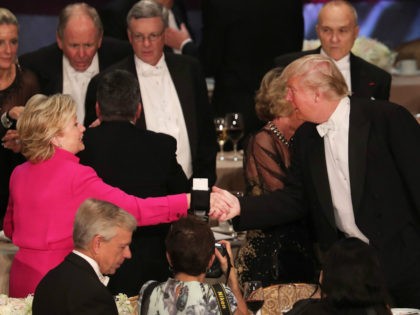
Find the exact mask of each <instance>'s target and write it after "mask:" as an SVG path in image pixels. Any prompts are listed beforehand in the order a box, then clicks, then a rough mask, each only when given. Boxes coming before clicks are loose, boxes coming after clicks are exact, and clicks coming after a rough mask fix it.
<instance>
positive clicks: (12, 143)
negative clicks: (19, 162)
mask: <svg viewBox="0 0 420 315" xmlns="http://www.w3.org/2000/svg"><path fill="white" fill-rule="evenodd" d="M1 144H2V146H3V147H5V148H6V149H10V150H12V151H13V152H15V153H19V152H20V150H21V149H22V146H21V143H20V139H19V134H18V132H17V131H16V130H13V129H10V130H7V132H6V135H5V136H4V137H3V138H2V139H1Z"/></svg>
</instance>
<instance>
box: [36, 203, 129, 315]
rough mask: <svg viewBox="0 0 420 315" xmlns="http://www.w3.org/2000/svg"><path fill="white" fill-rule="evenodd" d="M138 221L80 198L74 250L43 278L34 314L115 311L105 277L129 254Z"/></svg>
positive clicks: (117, 209)
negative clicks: (80, 203) (81, 201)
mask: <svg viewBox="0 0 420 315" xmlns="http://www.w3.org/2000/svg"><path fill="white" fill-rule="evenodd" d="M136 225H137V223H136V220H135V218H134V217H133V216H132V215H131V214H129V213H128V212H125V211H124V210H122V209H120V208H118V207H117V206H115V205H113V204H111V203H108V202H105V201H100V200H95V199H87V200H86V201H85V202H83V203H82V205H81V206H80V208H79V210H78V211H77V213H76V217H75V221H74V226H73V241H74V246H75V249H74V250H73V252H72V253H70V254H69V255H68V256H67V257H66V258H65V260H64V261H63V262H62V263H61V264H60V265H58V266H57V267H56V268H54V269H52V270H51V271H49V272H48V273H47V275H46V276H45V277H44V278H43V279H42V280H41V282H40V283H39V285H38V286H37V288H36V290H35V296H34V300H33V305H32V313H33V314H34V315H37V314H75V315H76V314H77V315H81V314H89V315H95V314H109V315H113V314H115V315H117V314H118V310H117V306H116V304H115V301H114V298H113V296H112V295H111V293H110V292H109V291H108V289H107V288H106V285H107V283H108V277H107V276H104V275H105V274H113V273H115V271H116V270H117V268H118V267H119V266H121V264H122V263H123V261H124V260H125V259H126V258H130V257H131V253H130V248H129V247H128V246H129V244H130V242H131V235H132V233H133V231H134V229H135V228H136Z"/></svg>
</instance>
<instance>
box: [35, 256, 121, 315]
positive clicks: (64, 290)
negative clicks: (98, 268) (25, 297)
mask: <svg viewBox="0 0 420 315" xmlns="http://www.w3.org/2000/svg"><path fill="white" fill-rule="evenodd" d="M32 314H34V315H49V314H56V315H70V314H74V315H84V314H85V315H113V314H115V315H118V310H117V306H116V304H115V301H114V297H113V296H112V295H111V293H110V292H109V290H108V289H107V288H106V287H105V286H104V285H103V284H102V283H101V282H100V281H99V279H98V276H97V275H96V273H95V271H94V270H93V268H92V266H91V265H89V263H88V262H87V261H86V260H84V259H83V258H82V257H80V256H78V255H76V254H74V253H70V254H69V255H68V256H67V257H66V258H65V259H64V261H63V262H62V263H61V264H60V265H58V266H57V267H56V268H54V269H52V270H51V271H49V272H48V273H47V274H46V276H45V277H44V278H43V279H42V280H41V282H40V283H39V284H38V286H37V288H36V290H35V295H34V300H33V304H32Z"/></svg>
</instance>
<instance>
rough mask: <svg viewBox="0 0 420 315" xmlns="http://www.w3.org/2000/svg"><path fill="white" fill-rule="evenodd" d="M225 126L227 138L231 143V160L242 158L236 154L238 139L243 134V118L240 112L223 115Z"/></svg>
mask: <svg viewBox="0 0 420 315" xmlns="http://www.w3.org/2000/svg"><path fill="white" fill-rule="evenodd" d="M225 127H226V132H227V135H228V138H229V139H230V140H231V141H232V143H233V157H232V160H234V161H240V160H242V158H241V157H240V156H238V141H239V139H241V138H242V136H243V135H244V120H243V118H242V114H241V113H228V114H226V116H225Z"/></svg>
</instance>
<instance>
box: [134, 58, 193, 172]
mask: <svg viewBox="0 0 420 315" xmlns="http://www.w3.org/2000/svg"><path fill="white" fill-rule="evenodd" d="M134 58H135V64H136V71H137V77H138V78H139V83H140V91H141V98H142V103H143V104H142V105H143V113H144V117H145V120H146V128H147V129H148V130H152V131H155V132H161V133H166V134H168V135H171V136H172V137H174V138H175V139H176V141H177V150H176V154H177V161H178V163H179V164H180V165H181V167H182V169H183V170H184V173H185V175H186V176H187V178H190V177H191V175H192V156H191V148H190V141H189V138H188V132H187V126H186V124H185V119H184V114H183V112H182V108H181V103H180V102H179V98H178V94H177V92H176V89H175V86H174V83H173V82H172V78H171V75H170V73H169V70H168V67H167V66H166V62H165V56H164V55H162V58H161V59H160V60H159V62H158V63H157V64H156V66H151V65H149V64H147V63H145V62H143V61H142V60H140V59H139V58H137V57H136V56H135V57H134Z"/></svg>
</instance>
